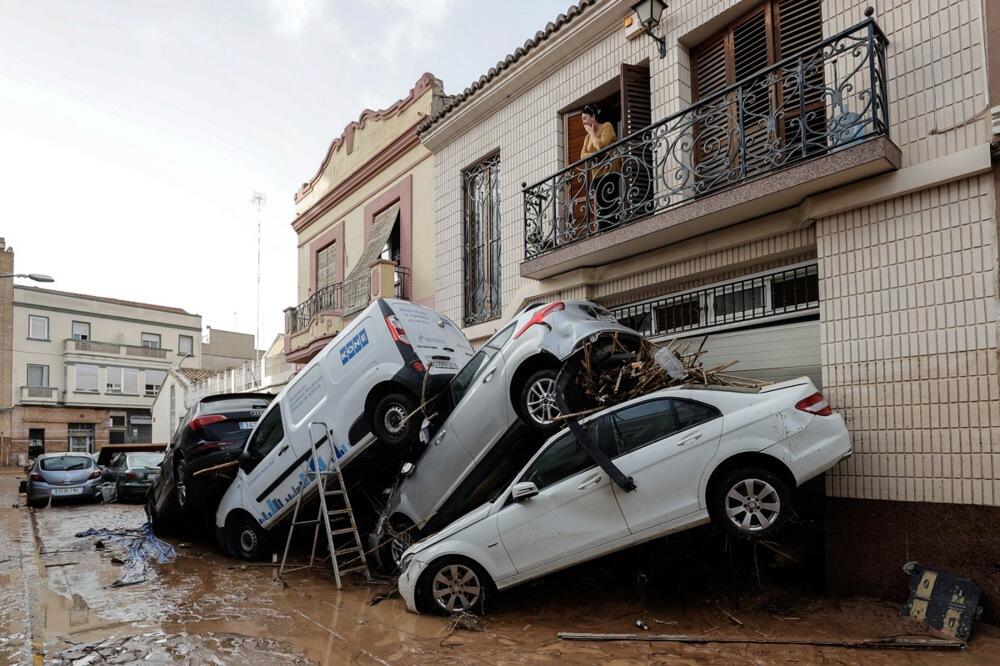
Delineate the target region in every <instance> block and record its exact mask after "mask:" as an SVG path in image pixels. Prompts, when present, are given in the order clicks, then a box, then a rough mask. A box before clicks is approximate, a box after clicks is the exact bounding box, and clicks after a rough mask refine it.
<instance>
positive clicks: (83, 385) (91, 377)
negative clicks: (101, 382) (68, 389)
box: [73, 365, 98, 393]
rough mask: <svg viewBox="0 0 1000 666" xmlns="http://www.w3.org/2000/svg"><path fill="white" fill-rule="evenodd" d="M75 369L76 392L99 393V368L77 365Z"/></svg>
mask: <svg viewBox="0 0 1000 666" xmlns="http://www.w3.org/2000/svg"><path fill="white" fill-rule="evenodd" d="M75 369H76V371H75V373H74V374H75V376H76V383H75V384H74V386H73V388H74V390H76V391H81V392H83V393H97V392H98V383H97V366H96V365H77V366H75Z"/></svg>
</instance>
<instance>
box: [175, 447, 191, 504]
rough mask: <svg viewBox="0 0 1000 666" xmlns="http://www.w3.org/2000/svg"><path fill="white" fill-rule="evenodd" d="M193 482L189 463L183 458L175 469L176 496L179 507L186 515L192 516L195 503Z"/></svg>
mask: <svg viewBox="0 0 1000 666" xmlns="http://www.w3.org/2000/svg"><path fill="white" fill-rule="evenodd" d="M193 480H194V477H192V476H191V470H190V468H188V464H187V461H186V460H184V458H181V459H180V460H178V461H177V465H176V466H175V467H174V496H175V497H176V498H177V507H178V508H179V509H180V510H181V512H182V513H184V514H190V513H191V507H192V506H193V505H194V503H195V502H194V501H193V500H194V496H193V495H194V484H193Z"/></svg>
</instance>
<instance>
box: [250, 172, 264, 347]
mask: <svg viewBox="0 0 1000 666" xmlns="http://www.w3.org/2000/svg"><path fill="white" fill-rule="evenodd" d="M266 202H267V199H266V198H265V197H264V194H263V193H262V192H258V191H257V190H254V193H253V196H251V197H250V203H252V204H254V205H256V206H257V318H256V322H255V323H256V332H255V333H254V340H253V346H254V350H255V351H256V349H257V345H259V344H260V220H261V210H262V209H263V207H264V204H265V203H266ZM254 355H256V353H255V354H254Z"/></svg>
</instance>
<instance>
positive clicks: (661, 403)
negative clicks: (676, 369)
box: [612, 399, 680, 455]
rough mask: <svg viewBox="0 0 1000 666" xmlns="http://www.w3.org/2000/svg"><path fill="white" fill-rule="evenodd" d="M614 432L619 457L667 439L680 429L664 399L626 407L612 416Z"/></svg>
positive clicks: (668, 402) (668, 404)
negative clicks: (616, 438)
mask: <svg viewBox="0 0 1000 666" xmlns="http://www.w3.org/2000/svg"><path fill="white" fill-rule="evenodd" d="M612 419H613V422H614V424H615V432H617V433H618V449H619V451H620V453H621V455H624V454H626V453H628V452H630V451H635V450H636V449H638V448H642V447H643V446H646V445H647V444H652V443H653V442H655V441H657V440H661V439H663V438H664V437H669V436H670V435H672V434H674V433H675V432H677V431H678V430H680V428H679V427H678V424H677V418H676V417H675V415H674V411H673V410H672V409H671V408H670V401H669V400H666V399H659V400H647V401H646V402H641V403H639V404H638V405H632V406H631V407H626V408H625V409H622V410H621V411H618V412H615V414H614V415H613V416H612Z"/></svg>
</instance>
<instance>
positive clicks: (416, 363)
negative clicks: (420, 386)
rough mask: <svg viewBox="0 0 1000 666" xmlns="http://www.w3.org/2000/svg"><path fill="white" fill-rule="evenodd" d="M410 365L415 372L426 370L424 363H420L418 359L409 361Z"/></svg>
mask: <svg viewBox="0 0 1000 666" xmlns="http://www.w3.org/2000/svg"><path fill="white" fill-rule="evenodd" d="M410 367H411V368H413V369H414V370H416V371H417V372H426V371H427V368H425V367H424V364H423V363H421V362H420V361H419V360H416V361H413V362H411V363H410Z"/></svg>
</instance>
